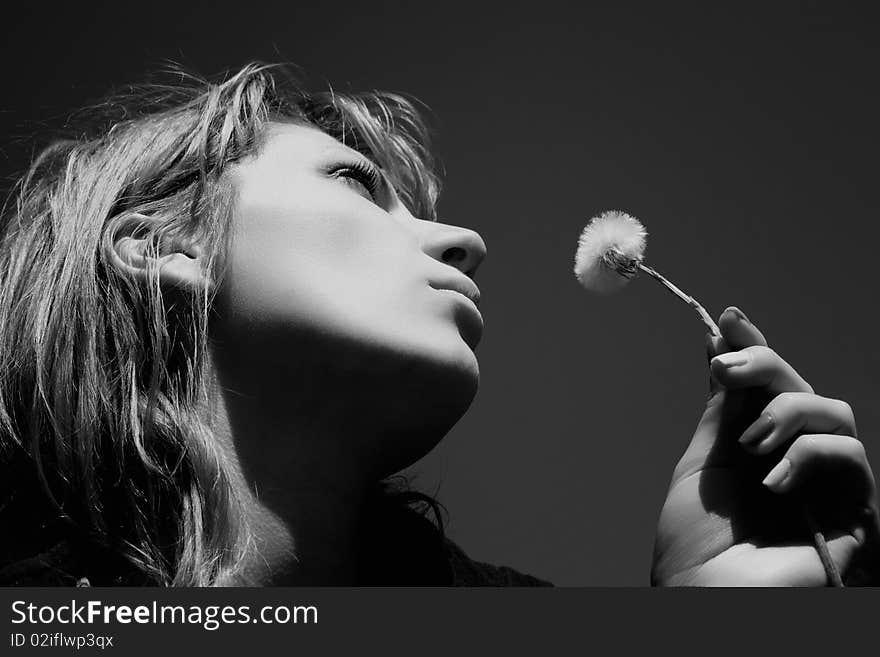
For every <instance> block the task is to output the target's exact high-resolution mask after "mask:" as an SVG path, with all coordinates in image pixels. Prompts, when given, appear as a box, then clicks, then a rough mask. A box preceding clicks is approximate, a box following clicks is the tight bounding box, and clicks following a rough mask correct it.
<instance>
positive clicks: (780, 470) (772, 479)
mask: <svg viewBox="0 0 880 657" xmlns="http://www.w3.org/2000/svg"><path fill="white" fill-rule="evenodd" d="M790 472H791V461H789V460H788V459H782V460H781V461H780V462H779V463H777V464H776V465H775V466H774V468H773V469H772V470H771V471H770V472H768V473H767V476H766V477H764V481H762V482H761V483H762V484H764V485H765V486H766V487H767V488H772V489H774V490H778V489H779V487H780V486H781V485H782V482H784V481H785V480H786V479H787V478H788V474H789V473H790Z"/></svg>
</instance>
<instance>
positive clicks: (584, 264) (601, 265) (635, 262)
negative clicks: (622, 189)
mask: <svg viewBox="0 0 880 657" xmlns="http://www.w3.org/2000/svg"><path fill="white" fill-rule="evenodd" d="M647 237H648V233H647V231H646V230H645V227H644V226H643V225H642V224H641V222H640V221H639V220H638V219H636V218H635V217H633V216H631V215H628V214H627V213H626V212H621V211H619V210H608V211H607V212H603V213H602V214H600V215H599V216H597V217H593V218H592V219H591V220H590V222H589V223H588V224H587V225H586V227H585V228H584V230H583V232H582V233H581V236H580V239H579V240H578V248H577V253H575V256H574V274H575V276H576V277H577V279H578V281H580V284H581V285H583V286H584V287H585V288H586V289H588V290H591V291H593V292H599V293H600V294H610V293H612V292H616V291H617V290H619V289H620V288H622V287H623V286H624V285H626V284H627V283H628V282H629V280H630V279H631V278H633V277H634V276H635V275H636V274H637V273H638V272H640V271H641V272H644V273H646V274H648V275H649V276H651V278H653V279H654V280H656V281H658V282H660V283H662V284H663V286H664V287H665V288H666V289H667V290H669V291H670V292H672V293H673V294H674V295H675V296H677V297H678V298H679V299H681V300H682V301H684V302H685V303H687V304H688V305H689V306H690V307H691V308H693V309H694V310H695V311H697V314H698V315H699V316H700V319H701V320H702V321H703V324H705V326H706V329H707V330H708V331H709V333H711V334H712V335H714V336H720V335H721V331H719V330H718V325H717V324H715V321H714V320H713V319H712V317H711V316H710V315H709V313H707V312H706V309H705V308H703V306H701V305H700V304H699V303H698V302H697V300H696V299H694V298H693V297H692V296H690V295H689V294H686V293H685V292H683V291H682V290H681V289H680V288H678V287H677V286H676V285H674V284H673V283H672V281H670V280H669V279H668V278H666V277H665V276H663V275H662V274H660V272H658V271H657V270H656V269H652V268H651V267H648V266H647V265H646V264H645V263H644V262H643V259H644V257H645V246H646V240H647Z"/></svg>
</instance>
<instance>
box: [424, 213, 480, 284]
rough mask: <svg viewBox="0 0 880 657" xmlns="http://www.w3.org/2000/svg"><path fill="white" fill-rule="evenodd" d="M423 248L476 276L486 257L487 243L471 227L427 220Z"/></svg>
mask: <svg viewBox="0 0 880 657" xmlns="http://www.w3.org/2000/svg"><path fill="white" fill-rule="evenodd" d="M425 223H427V224H428V226H427V230H426V231H425V232H424V234H423V237H422V250H423V251H424V252H425V253H427V254H428V255H429V256H431V257H432V258H434V259H436V260H439V261H440V262H443V263H446V264H447V265H450V266H452V267H455V268H456V269H458V270H459V271H461V272H463V273H464V274H466V275H468V276H470V277H471V278H473V277H474V274H475V273H476V271H477V267H479V266H480V263H481V262H483V258H485V257H486V243H485V242H484V241H483V238H482V237H480V234H479V233H477V232H476V231H473V230H470V229H469V228H461V227H460V226H451V225H449V224H441V223H435V222H425Z"/></svg>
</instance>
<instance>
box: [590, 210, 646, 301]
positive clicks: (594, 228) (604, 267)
mask: <svg viewBox="0 0 880 657" xmlns="http://www.w3.org/2000/svg"><path fill="white" fill-rule="evenodd" d="M647 237H648V233H647V232H646V231H645V227H644V226H642V224H641V223H640V222H639V220H638V219H636V218H635V217H633V216H630V215H628V214H627V213H626V212H621V211H619V210H608V211H606V212H603V213H602V214H600V215H598V216H596V217H593V218H592V219H591V220H590V222H589V223H588V224H587V225H586V227H585V228H584V230H583V232H582V233H581V236H580V239H578V248H577V252H576V253H575V256H574V274H575V276H576V277H577V279H578V281H579V282H580V284H581V285H583V286H584V287H585V288H587V289H588V290H592V291H594V292H600V293H603V294H610V293H612V292H616V291H617V290H619V289H620V288H622V287H623V286H624V285H626V283H627V282H628V281H629V279H630V278H632V277H633V276H634V275H635V273H636V272H637V271H638V265H639V263H641V261H642V258H643V257H644V254H645V246H646V242H645V240H646V238H647Z"/></svg>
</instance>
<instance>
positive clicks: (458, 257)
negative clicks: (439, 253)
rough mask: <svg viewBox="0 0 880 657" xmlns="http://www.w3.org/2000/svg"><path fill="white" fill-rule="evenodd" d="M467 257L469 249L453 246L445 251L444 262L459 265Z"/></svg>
mask: <svg viewBox="0 0 880 657" xmlns="http://www.w3.org/2000/svg"><path fill="white" fill-rule="evenodd" d="M465 258H467V251H465V250H464V249H463V248H461V247H460V246H452V247H450V248H448V249H446V250H445V251H444V252H443V262H445V263H446V264H448V265H457V264H459V263H460V262H463V261H464V259H465Z"/></svg>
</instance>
